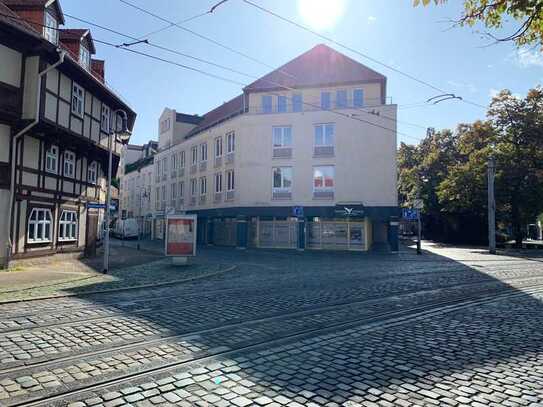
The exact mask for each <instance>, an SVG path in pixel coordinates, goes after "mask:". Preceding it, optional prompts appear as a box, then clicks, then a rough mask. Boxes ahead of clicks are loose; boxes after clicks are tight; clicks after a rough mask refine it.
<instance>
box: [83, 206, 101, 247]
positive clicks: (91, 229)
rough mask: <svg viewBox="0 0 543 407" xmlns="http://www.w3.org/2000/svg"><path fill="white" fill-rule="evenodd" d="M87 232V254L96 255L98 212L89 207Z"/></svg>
mask: <svg viewBox="0 0 543 407" xmlns="http://www.w3.org/2000/svg"><path fill="white" fill-rule="evenodd" d="M86 225H87V226H86V232H85V256H87V257H92V256H96V240H97V238H98V212H97V211H96V210H94V209H87V222H86Z"/></svg>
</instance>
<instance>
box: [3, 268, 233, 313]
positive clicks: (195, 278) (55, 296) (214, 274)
mask: <svg viewBox="0 0 543 407" xmlns="http://www.w3.org/2000/svg"><path fill="white" fill-rule="evenodd" d="M237 268H238V266H235V265H234V266H230V267H227V268H225V269H223V270H219V271H216V272H214V273H209V274H205V275H203V276H195V277H189V278H185V279H182V280H173V281H165V282H162V283H157V284H140V285H135V286H132V287H120V288H110V289H107V290H97V291H89V292H84V293H73V294H60V295H50V296H43V297H34V298H27V299H20V300H8V301H0V305H5V304H16V303H20V302H31V301H39V300H51V299H55V298H65V297H81V296H89V295H95V294H107V293H115V292H122V291H131V290H141V289H144V288H155V287H166V286H170V285H177V284H182V283H187V282H190V281H195V280H202V279H204V278H208V277H215V276H219V275H221V274H226V273H229V272H231V271H234V270H235V269H237ZM29 289H31V288H29Z"/></svg>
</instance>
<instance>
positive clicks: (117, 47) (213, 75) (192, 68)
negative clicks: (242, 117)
mask: <svg viewBox="0 0 543 407" xmlns="http://www.w3.org/2000/svg"><path fill="white" fill-rule="evenodd" d="M0 16H4V17H7V18H10V19H14V20H21V21H25V22H27V23H30V21H29V20H26V19H24V18H21V17H14V16H12V15H8V14H3V13H0ZM34 24H37V25H39V26H42V27H48V28H52V29H55V30H57V31H60V30H61V29H60V28H54V27H49V26H46V25H44V24H39V23H34ZM119 35H122V34H120V33H119ZM93 41H95V42H97V43H99V44H103V45H106V46H110V47H113V48H116V49H120V50H124V51H127V52H130V53H133V54H137V55H140V56H145V57H147V58H150V59H153V60H156V61H160V62H163V63H167V64H170V65H174V66H177V67H179V68H182V69H185V70H189V71H193V72H197V73H200V74H202V75H205V76H208V77H211V78H214V79H218V80H222V81H225V82H229V83H233V84H236V85H238V86H242V87H245V86H247V84H245V83H243V82H238V81H235V80H232V79H229V78H225V77H223V76H220V75H215V74H213V73H210V72H206V71H204V70H201V69H198V68H194V67H191V66H188V65H184V64H181V63H178V62H175V61H172V60H168V59H165V58H161V57H158V56H155V55H152V54H148V53H145V52H141V51H136V50H134V49H131V48H127V47H123V46H121V47H119V46H118V45H117V44H114V43H111V42H108V41H103V40H99V39H97V38H93ZM268 82H270V83H271V84H274V85H275V86H279V87H283V88H285V89H289V88H288V87H286V86H283V85H280V84H276V83H274V82H272V81H268ZM290 90H294V89H293V88H290ZM269 94H270V95H274V96H284V95H280V94H276V93H271V92H270V93H269ZM287 99H291V98H289V97H288V96H287ZM302 104H303V105H305V106H309V107H313V108H316V109H320V108H321V107H320V106H319V105H315V104H312V103H309V102H305V101H302ZM326 111H328V112H330V113H333V114H336V115H339V116H342V117H345V118H348V119H351V120H356V121H358V122H361V123H366V124H369V125H371V126H374V127H378V128H381V129H384V130H387V131H390V132H395V133H396V134H398V135H401V136H403V137H407V138H411V139H414V140H417V141H421V140H422V139H421V138H418V137H414V136H411V135H409V134H406V133H403V132H400V131H397V130H396V129H392V128H389V127H386V126H382V125H380V124H377V123H373V122H370V121H367V120H364V119H359V118H357V117H354V116H352V115H350V114H347V113H343V112H339V111H336V110H333V109H329V110H326ZM364 113H367V114H369V115H372V114H371V113H368V112H364ZM376 117H387V116H376ZM387 118H388V117H387ZM389 119H392V118H389ZM392 120H394V119H392Z"/></svg>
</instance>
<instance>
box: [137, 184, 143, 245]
mask: <svg viewBox="0 0 543 407" xmlns="http://www.w3.org/2000/svg"><path fill="white" fill-rule="evenodd" d="M142 206H143V205H142V203H141V186H140V210H139V213H138V215H139V216H138V218H139V219H140V220H141V223H142V226H143V218H142V216H141V213H142V210H143V209H142ZM140 240H141V228H140V223H139V222H138V250H139V249H140Z"/></svg>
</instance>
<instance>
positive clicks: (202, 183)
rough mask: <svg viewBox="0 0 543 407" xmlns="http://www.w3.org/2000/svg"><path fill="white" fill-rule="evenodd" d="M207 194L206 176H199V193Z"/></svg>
mask: <svg viewBox="0 0 543 407" xmlns="http://www.w3.org/2000/svg"><path fill="white" fill-rule="evenodd" d="M206 194H207V177H200V195H201V196H203V195H206Z"/></svg>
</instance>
